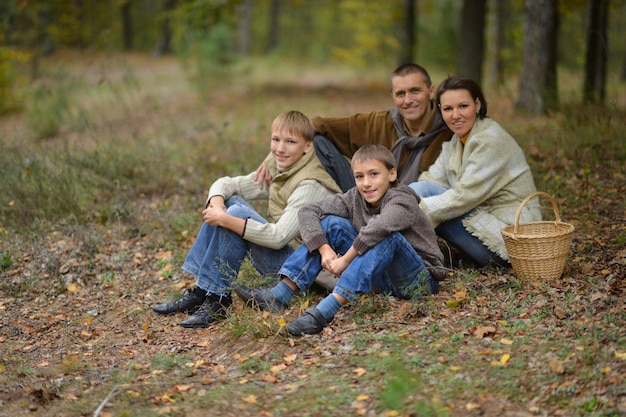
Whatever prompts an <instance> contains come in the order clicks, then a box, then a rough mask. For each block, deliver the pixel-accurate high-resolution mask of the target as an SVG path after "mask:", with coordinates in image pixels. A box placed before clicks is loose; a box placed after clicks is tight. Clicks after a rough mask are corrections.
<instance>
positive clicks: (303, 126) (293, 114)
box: [272, 110, 315, 141]
mask: <svg viewBox="0 0 626 417" xmlns="http://www.w3.org/2000/svg"><path fill="white" fill-rule="evenodd" d="M274 130H282V131H286V132H287V133H288V134H289V135H291V136H300V137H303V138H304V140H307V141H310V140H313V136H314V135H315V128H314V127H313V123H311V120H310V119H309V118H308V117H307V116H306V115H304V114H303V113H301V112H299V111H297V110H290V111H286V112H284V113H281V114H279V115H278V116H276V118H275V119H274V121H273V122H272V131H274Z"/></svg>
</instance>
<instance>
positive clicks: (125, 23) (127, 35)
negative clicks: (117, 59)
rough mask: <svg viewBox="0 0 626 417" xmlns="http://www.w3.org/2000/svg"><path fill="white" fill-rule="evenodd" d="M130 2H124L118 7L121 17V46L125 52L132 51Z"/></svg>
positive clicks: (127, 0)
mask: <svg viewBox="0 0 626 417" xmlns="http://www.w3.org/2000/svg"><path fill="white" fill-rule="evenodd" d="M131 8H132V0H126V1H124V2H123V3H122V5H121V6H120V13H121V15H122V46H123V48H124V50H125V51H130V50H132V49H133V19H132V16H131V13H130V12H131Z"/></svg>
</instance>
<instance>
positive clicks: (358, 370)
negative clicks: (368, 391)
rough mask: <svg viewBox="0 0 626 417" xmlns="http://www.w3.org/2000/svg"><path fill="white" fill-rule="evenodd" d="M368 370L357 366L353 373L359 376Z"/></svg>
mask: <svg viewBox="0 0 626 417" xmlns="http://www.w3.org/2000/svg"><path fill="white" fill-rule="evenodd" d="M366 372H367V370H366V369H365V368H356V369H355V370H354V371H352V373H354V374H356V376H357V377H360V376H363V375H364V374H365V373H366Z"/></svg>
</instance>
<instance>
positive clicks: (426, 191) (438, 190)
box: [409, 181, 446, 197]
mask: <svg viewBox="0 0 626 417" xmlns="http://www.w3.org/2000/svg"><path fill="white" fill-rule="evenodd" d="M409 187H411V188H412V189H413V191H415V194H417V195H419V196H420V197H431V196H434V195H439V194H443V193H444V192H445V191H446V188H445V187H443V186H442V185H439V184H437V183H434V182H432V181H417V182H412V183H411V184H409Z"/></svg>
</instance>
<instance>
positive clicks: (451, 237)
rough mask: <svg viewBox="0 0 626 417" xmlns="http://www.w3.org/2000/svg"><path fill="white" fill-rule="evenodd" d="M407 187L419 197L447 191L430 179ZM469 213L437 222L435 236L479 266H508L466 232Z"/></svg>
mask: <svg viewBox="0 0 626 417" xmlns="http://www.w3.org/2000/svg"><path fill="white" fill-rule="evenodd" d="M409 187H411V188H412V189H413V191H415V193H417V195H419V196H420V197H432V196H434V195H439V194H443V193H444V192H445V191H447V189H446V188H445V187H443V186H441V185H439V184H437V183H434V182H432V181H418V182H414V183H411V184H409ZM471 213H472V212H471V211H470V212H468V213H466V214H464V215H463V216H460V217H457V218H455V219H451V220H447V221H445V222H442V223H441V224H439V226H437V227H436V228H435V232H436V233H437V236H439V237H441V238H443V239H445V240H446V241H448V242H450V243H452V244H453V245H454V246H455V247H457V248H458V249H459V250H461V251H463V252H464V253H465V254H467V255H468V256H469V257H470V258H471V259H472V260H473V261H474V262H476V263H477V264H478V265H480V266H485V265H487V264H490V263H492V264H496V265H498V266H504V267H508V266H509V263H508V262H507V261H505V260H504V259H502V258H500V257H499V256H498V255H496V254H495V253H493V252H491V251H490V250H489V249H487V247H486V246H485V245H483V243H482V242H481V241H480V239H478V238H477V237H476V236H474V235H472V234H471V233H470V232H468V231H467V229H466V228H465V226H463V219H464V218H465V217H467V216H468V215H469V214H471Z"/></svg>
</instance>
